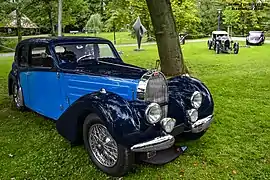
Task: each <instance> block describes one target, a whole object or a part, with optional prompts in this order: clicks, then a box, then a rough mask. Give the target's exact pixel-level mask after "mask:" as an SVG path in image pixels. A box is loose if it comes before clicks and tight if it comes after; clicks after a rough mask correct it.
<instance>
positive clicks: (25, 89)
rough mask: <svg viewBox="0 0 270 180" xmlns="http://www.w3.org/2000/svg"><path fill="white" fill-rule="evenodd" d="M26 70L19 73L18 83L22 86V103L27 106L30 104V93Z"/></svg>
mask: <svg viewBox="0 0 270 180" xmlns="http://www.w3.org/2000/svg"><path fill="white" fill-rule="evenodd" d="M27 78H28V72H21V73H20V85H21V87H22V92H23V97H24V104H25V105H26V106H27V107H29V106H30V96H29V95H30V94H29V89H28V80H27Z"/></svg>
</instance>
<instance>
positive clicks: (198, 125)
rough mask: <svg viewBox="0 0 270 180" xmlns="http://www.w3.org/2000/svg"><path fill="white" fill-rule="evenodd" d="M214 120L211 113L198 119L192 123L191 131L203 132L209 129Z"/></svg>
mask: <svg viewBox="0 0 270 180" xmlns="http://www.w3.org/2000/svg"><path fill="white" fill-rule="evenodd" d="M213 120H214V116H213V115H210V116H207V117H206V118H203V119H200V120H198V121H196V122H195V123H194V124H192V128H191V132H192V133H199V132H202V131H203V130H205V129H207V128H208V127H209V126H210V124H211V122H212V121H213Z"/></svg>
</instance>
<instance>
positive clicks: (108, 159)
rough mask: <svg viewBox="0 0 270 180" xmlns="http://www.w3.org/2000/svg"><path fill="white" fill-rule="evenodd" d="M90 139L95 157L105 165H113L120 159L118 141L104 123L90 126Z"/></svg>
mask: <svg viewBox="0 0 270 180" xmlns="http://www.w3.org/2000/svg"><path fill="white" fill-rule="evenodd" d="M88 141H89V145H90V149H91V151H92V153H93V155H94V157H95V159H96V160H97V161H98V162H99V163H100V164H101V165H103V166H105V167H113V166H114V165H115V164H116V163H117V160H118V148H117V143H116V142H115V140H114V139H113V138H112V136H111V135H110V133H109V131H108V130H107V128H106V127H105V126H104V125H102V124H94V125H92V126H91V127H90V128H89V132H88Z"/></svg>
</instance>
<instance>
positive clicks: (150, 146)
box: [131, 135, 175, 152]
mask: <svg viewBox="0 0 270 180" xmlns="http://www.w3.org/2000/svg"><path fill="white" fill-rule="evenodd" d="M174 141H175V139H174V137H173V136H172V135H166V136H162V137H157V138H155V139H153V140H150V141H146V142H143V143H139V144H135V145H134V146H132V147H131V151H133V152H150V151H160V150H164V149H168V148H170V147H172V146H173V144H174Z"/></svg>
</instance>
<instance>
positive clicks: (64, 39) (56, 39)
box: [20, 36, 110, 44]
mask: <svg viewBox="0 0 270 180" xmlns="http://www.w3.org/2000/svg"><path fill="white" fill-rule="evenodd" d="M73 42H74V43H76V42H110V41H109V40H107V39H104V38H100V37H85V36H68V37H36V38H29V39H25V40H22V41H21V42H20V44H33V43H45V44H50V43H53V44H62V43H73Z"/></svg>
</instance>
